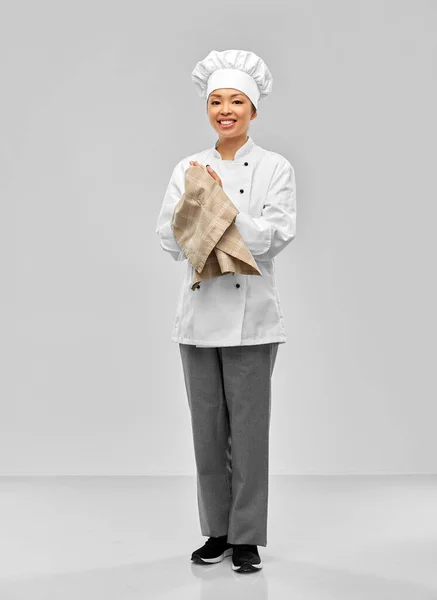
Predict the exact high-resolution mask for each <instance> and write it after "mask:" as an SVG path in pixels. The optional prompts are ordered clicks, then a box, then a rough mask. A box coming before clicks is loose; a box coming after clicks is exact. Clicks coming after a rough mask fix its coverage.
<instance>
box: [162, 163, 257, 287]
mask: <svg viewBox="0 0 437 600" xmlns="http://www.w3.org/2000/svg"><path fill="white" fill-rule="evenodd" d="M238 213H239V211H238V209H237V207H236V206H235V205H234V203H233V202H232V201H231V200H230V198H229V197H228V196H227V195H226V193H225V192H224V190H223V189H222V187H221V186H220V185H219V184H218V183H217V182H216V181H215V179H213V178H212V177H211V175H210V174H209V173H208V171H207V170H206V167H204V166H203V165H202V166H200V167H199V166H194V165H193V166H190V167H188V169H187V170H186V171H185V192H184V194H183V195H182V197H181V199H180V200H179V202H178V203H177V204H176V207H175V210H174V212H173V218H172V223H171V227H172V230H173V234H174V236H175V239H176V241H177V242H178V244H179V246H180V247H181V248H182V250H183V251H184V253H185V255H186V257H187V259H188V260H189V262H190V263H191V264H192V265H193V267H194V275H193V281H192V285H191V289H192V290H194V289H195V288H196V286H197V284H198V283H199V282H200V281H203V280H205V279H211V278H212V277H219V276H221V275H224V274H226V273H234V274H236V273H240V274H242V275H260V276H261V277H262V274H261V271H260V270H259V269H258V266H257V264H256V261H255V259H254V258H253V256H252V253H251V252H250V250H249V249H248V248H247V246H246V244H245V243H244V240H243V238H242V237H241V234H240V232H239V231H238V228H237V226H236V224H235V223H234V220H235V217H236V216H237V214H238Z"/></svg>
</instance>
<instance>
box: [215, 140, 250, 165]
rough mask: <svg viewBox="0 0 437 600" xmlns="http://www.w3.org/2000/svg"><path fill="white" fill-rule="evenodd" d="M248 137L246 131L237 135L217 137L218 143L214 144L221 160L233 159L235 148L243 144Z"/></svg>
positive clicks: (237, 148)
mask: <svg viewBox="0 0 437 600" xmlns="http://www.w3.org/2000/svg"><path fill="white" fill-rule="evenodd" d="M248 139H249V136H248V135H247V133H243V134H242V135H239V136H238V137H233V138H227V137H219V143H218V144H217V146H216V150H217V151H218V152H219V153H220V155H221V157H222V159H223V160H234V157H235V153H236V152H237V150H239V149H240V148H241V146H244V144H245V143H246V142H247V140H248Z"/></svg>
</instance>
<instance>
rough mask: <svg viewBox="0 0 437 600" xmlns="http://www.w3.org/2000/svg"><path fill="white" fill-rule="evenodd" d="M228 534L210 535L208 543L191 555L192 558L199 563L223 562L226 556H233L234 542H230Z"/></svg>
mask: <svg viewBox="0 0 437 600" xmlns="http://www.w3.org/2000/svg"><path fill="white" fill-rule="evenodd" d="M227 537H228V536H227V535H221V536H220V537H210V538H209V539H208V540H207V541H206V543H205V544H204V545H203V546H202V547H201V548H198V549H197V550H194V552H193V554H192V555H191V560H193V561H194V562H196V563H199V564H211V563H218V562H221V561H222V560H223V559H224V558H225V557H226V556H231V554H232V552H233V544H228V542H227Z"/></svg>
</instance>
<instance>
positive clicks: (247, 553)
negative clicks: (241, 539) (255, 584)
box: [232, 544, 263, 573]
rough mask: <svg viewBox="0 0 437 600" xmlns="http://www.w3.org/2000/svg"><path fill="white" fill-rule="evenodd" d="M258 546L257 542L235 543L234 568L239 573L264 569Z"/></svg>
mask: <svg viewBox="0 0 437 600" xmlns="http://www.w3.org/2000/svg"><path fill="white" fill-rule="evenodd" d="M262 566H263V564H262V560H261V558H260V555H259V552H258V547H257V546H256V545H255V544H234V550H233V554H232V570H233V571H237V572H238V573H252V572H254V571H259V569H262Z"/></svg>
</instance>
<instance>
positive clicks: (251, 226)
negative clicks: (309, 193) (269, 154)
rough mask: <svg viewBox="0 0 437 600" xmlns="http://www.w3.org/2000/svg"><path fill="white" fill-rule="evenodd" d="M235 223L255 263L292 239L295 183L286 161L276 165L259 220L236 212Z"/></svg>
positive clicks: (293, 234) (268, 258)
mask: <svg viewBox="0 0 437 600" xmlns="http://www.w3.org/2000/svg"><path fill="white" fill-rule="evenodd" d="M235 224H236V225H237V227H238V230H239V232H240V233H241V236H242V238H243V239H244V242H245V244H246V246H247V247H248V248H249V250H250V252H251V253H252V254H253V257H254V258H255V260H257V261H262V260H264V261H267V260H271V259H272V258H273V257H275V256H276V255H277V254H279V252H281V251H282V250H283V249H284V248H285V247H286V246H288V244H289V243H290V242H291V241H292V240H293V239H294V238H295V236H296V181H295V175H294V169H293V167H292V166H291V164H290V163H289V162H288V160H287V159H286V158H284V157H283V160H282V161H281V162H280V163H279V164H278V165H277V166H276V169H275V171H274V173H273V176H272V180H271V182H270V186H269V189H268V191H267V196H266V198H265V202H264V207H263V213H262V216H261V217H251V216H250V215H249V214H247V213H245V212H239V213H238V215H237V217H236V220H235Z"/></svg>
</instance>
